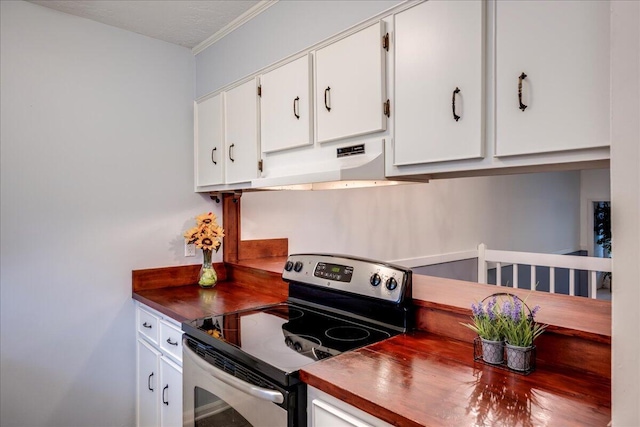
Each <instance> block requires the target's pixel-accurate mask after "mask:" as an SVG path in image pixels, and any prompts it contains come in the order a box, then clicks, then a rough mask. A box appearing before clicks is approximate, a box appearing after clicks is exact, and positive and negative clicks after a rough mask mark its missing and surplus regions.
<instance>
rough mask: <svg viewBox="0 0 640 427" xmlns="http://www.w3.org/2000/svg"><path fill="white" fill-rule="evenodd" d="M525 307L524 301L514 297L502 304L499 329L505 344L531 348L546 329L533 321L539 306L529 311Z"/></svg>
mask: <svg viewBox="0 0 640 427" xmlns="http://www.w3.org/2000/svg"><path fill="white" fill-rule="evenodd" d="M525 307H526V305H525V304H524V301H522V300H521V299H520V298H518V297H517V296H515V295H510V296H509V299H508V300H506V301H504V302H503V303H502V310H501V312H500V319H501V323H502V328H501V329H502V334H503V336H504V340H505V341H506V342H507V344H511V345H514V346H518V347H531V346H532V345H533V341H534V340H535V339H536V338H537V337H539V336H540V334H542V333H543V332H544V330H545V329H546V327H547V325H542V324H540V323H538V322H536V321H535V315H536V313H538V310H540V306H535V307H534V308H533V310H531V311H529V309H528V308H525Z"/></svg>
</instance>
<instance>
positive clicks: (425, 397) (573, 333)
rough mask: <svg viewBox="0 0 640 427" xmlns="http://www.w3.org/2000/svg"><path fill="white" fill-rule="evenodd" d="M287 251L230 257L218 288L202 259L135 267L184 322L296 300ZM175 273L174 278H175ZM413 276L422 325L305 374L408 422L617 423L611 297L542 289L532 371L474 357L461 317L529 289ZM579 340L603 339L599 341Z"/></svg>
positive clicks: (394, 420)
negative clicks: (199, 278) (291, 296)
mask: <svg viewBox="0 0 640 427" xmlns="http://www.w3.org/2000/svg"><path fill="white" fill-rule="evenodd" d="M284 260H285V259H284V258H277V259H276V258H269V259H267V260H264V261H262V260H251V261H243V262H242V263H241V264H237V265H234V264H227V265H225V266H223V267H222V268H226V271H224V272H222V274H220V276H222V277H224V278H226V280H224V281H221V282H220V283H219V284H218V285H217V286H216V287H215V288H213V289H201V288H200V287H199V286H197V285H193V284H189V283H195V282H194V281H193V278H192V276H193V274H194V272H196V270H195V267H194V268H193V271H191V270H190V271H189V272H188V274H186V275H185V274H176V273H175V271H174V270H175V268H166V269H163V270H165V271H163V272H162V276H163V277H165V279H162V280H160V279H158V278H157V276H158V273H157V271H156V270H153V271H151V270H149V271H138V272H134V291H133V298H134V299H136V300H138V301H140V302H142V303H144V304H147V305H149V306H150V307H152V308H154V309H156V310H158V311H160V312H162V313H164V314H166V315H168V316H170V317H172V318H174V319H176V320H178V321H184V320H190V319H195V318H199V317H203V316H206V315H211V314H220V313H224V312H228V311H232V310H238V309H243V308H250V307H255V306H259V305H264V304H270V303H276V302H280V301H283V300H284V299H286V286H285V287H283V286H282V284H284V282H283V281H282V279H281V276H280V277H279V272H281V271H282V265H283V264H284ZM183 270H184V268H183V269H181V270H180V271H183ZM136 273H137V276H136ZM167 275H169V276H171V277H174V278H173V279H171V280H169V279H166V277H167ZM136 277H138V278H140V277H142V278H145V277H153V280H151V279H149V280H147V281H144V280H142V279H138V280H136ZM185 277H187V279H185ZM145 280H146V279H145ZM265 281H267V282H269V285H268V286H265V285H264V283H265ZM413 281H414V288H413V296H414V300H415V305H416V308H417V314H416V318H417V320H416V321H417V327H418V328H419V329H421V330H420V331H415V332H411V333H408V334H403V335H399V336H396V337H394V338H391V339H389V340H386V341H383V342H380V343H376V344H373V345H371V346H368V347H365V348H361V349H358V350H355V351H351V352H346V353H343V354H340V355H338V356H335V357H332V358H329V359H325V360H322V361H319V362H317V363H314V364H312V365H309V366H307V367H305V369H304V370H302V371H301V372H300V376H301V378H302V380H303V381H305V382H306V383H308V384H309V385H311V386H314V387H316V388H318V389H320V390H322V391H324V392H326V393H329V394H331V395H333V396H335V397H336V398H338V399H341V400H343V401H345V402H347V403H349V404H351V405H354V406H356V407H358V408H360V409H362V410H364V411H366V412H369V413H371V414H372V415H374V416H376V417H378V418H381V419H383V420H385V421H387V422H389V423H390V424H393V425H398V426H405V425H407V426H467V425H469V426H480V425H487V426H489V425H490V426H514V425H523V426H538V425H552V426H555V425H559V426H572V425H575V426H605V425H607V424H608V423H609V420H610V417H611V381H610V378H607V375H606V373H608V372H610V363H611V362H610V342H611V332H610V331H611V327H610V322H611V320H610V319H611V308H610V304H608V303H604V302H602V301H595V300H587V299H583V298H575V297H562V296H558V295H548V294H543V293H540V292H537V293H533V294H532V295H531V296H530V297H529V299H528V300H527V303H529V304H530V305H531V306H535V305H540V306H541V307H542V309H541V310H540V312H539V317H538V319H539V320H540V321H542V322H545V323H549V324H551V326H550V329H549V332H548V333H545V334H543V336H542V337H540V339H539V340H538V342H539V345H538V349H539V351H538V361H539V363H538V369H537V370H536V371H535V372H533V373H532V374H531V375H529V376H523V375H519V374H516V373H512V372H509V371H505V370H502V369H500V368H496V367H491V366H488V365H485V364H483V363H481V362H474V361H473V347H472V344H471V343H470V342H471V340H472V339H473V337H472V333H471V331H469V330H467V329H466V328H464V327H462V326H461V325H459V322H460V321H461V320H462V321H464V320H465V319H466V320H468V316H469V315H470V310H469V306H470V304H471V303H472V302H474V301H479V300H481V299H483V298H484V297H486V296H487V295H489V294H491V293H493V292H496V291H497V290H498V291H500V290H508V291H509V292H514V293H517V294H518V295H521V296H523V298H524V296H526V295H527V294H528V292H527V291H522V290H513V289H506V288H503V289H496V287H495V286H490V285H479V284H475V283H468V282H461V281H456V280H449V279H439V278H434V277H427V276H418V275H414V280H413ZM136 282H137V286H136ZM568 340H573V341H568ZM576 340H577V341H576ZM567 342H568V343H569V345H568V346H567V348H568V349H569V350H575V351H576V352H578V354H577V355H576V356H575V358H577V359H580V360H582V363H584V364H593V365H594V366H595V369H593V372H597V373H602V375H596V374H594V373H593V372H585V371H583V370H579V369H569V368H563V367H562V366H561V362H562V360H561V359H562V358H563V357H564V356H563V355H564V354H566V353H562V351H555V350H558V349H559V347H560V346H562V347H564V346H565V343H567ZM576 342H579V343H583V342H589V343H594V345H596V346H599V347H597V348H596V350H593V349H592V348H591V347H592V346H591V345H589V346H588V347H585V346H584V345H583V344H576ZM566 351H568V350H566ZM556 353H558V355H556ZM547 354H548V355H550V357H548V359H547V360H546V363H545V357H544V355H547ZM541 356H543V357H541ZM561 356H562V357H561ZM554 357H556V359H554ZM540 362H542V363H540ZM558 366H560V367H558Z"/></svg>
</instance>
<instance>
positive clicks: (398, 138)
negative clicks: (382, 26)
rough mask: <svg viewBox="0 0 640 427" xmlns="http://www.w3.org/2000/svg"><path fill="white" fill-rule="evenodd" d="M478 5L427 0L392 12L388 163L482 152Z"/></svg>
mask: <svg viewBox="0 0 640 427" xmlns="http://www.w3.org/2000/svg"><path fill="white" fill-rule="evenodd" d="M484 7H485V4H484V2H483V1H480V0H475V1H428V2H426V3H422V4H419V5H418V6H415V7H412V8H411V9H408V10H406V11H403V12H401V13H399V14H397V15H395V113H394V117H395V143H394V164H395V165H407V164H418V163H431V162H440V161H447V160H461V159H473V158H480V157H482V156H483V155H484V149H483V148H484V138H483V120H484V118H483V102H484V99H483V75H484V73H483V55H484Z"/></svg>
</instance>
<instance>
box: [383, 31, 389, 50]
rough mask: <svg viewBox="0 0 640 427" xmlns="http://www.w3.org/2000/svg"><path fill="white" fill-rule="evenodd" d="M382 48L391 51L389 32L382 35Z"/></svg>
mask: <svg viewBox="0 0 640 427" xmlns="http://www.w3.org/2000/svg"><path fill="white" fill-rule="evenodd" d="M382 48H383V49H384V50H386V51H387V52H389V33H387V34H385V35H384V36H382Z"/></svg>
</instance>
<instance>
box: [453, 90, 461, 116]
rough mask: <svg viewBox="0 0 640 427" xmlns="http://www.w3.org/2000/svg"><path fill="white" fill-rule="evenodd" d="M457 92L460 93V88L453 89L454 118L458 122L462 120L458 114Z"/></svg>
mask: <svg viewBox="0 0 640 427" xmlns="http://www.w3.org/2000/svg"><path fill="white" fill-rule="evenodd" d="M456 93H460V88H457V87H456V89H455V90H454V91H453V95H451V108H452V109H453V120H455V121H456V122H457V121H458V120H460V116H459V115H457V114H456Z"/></svg>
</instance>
